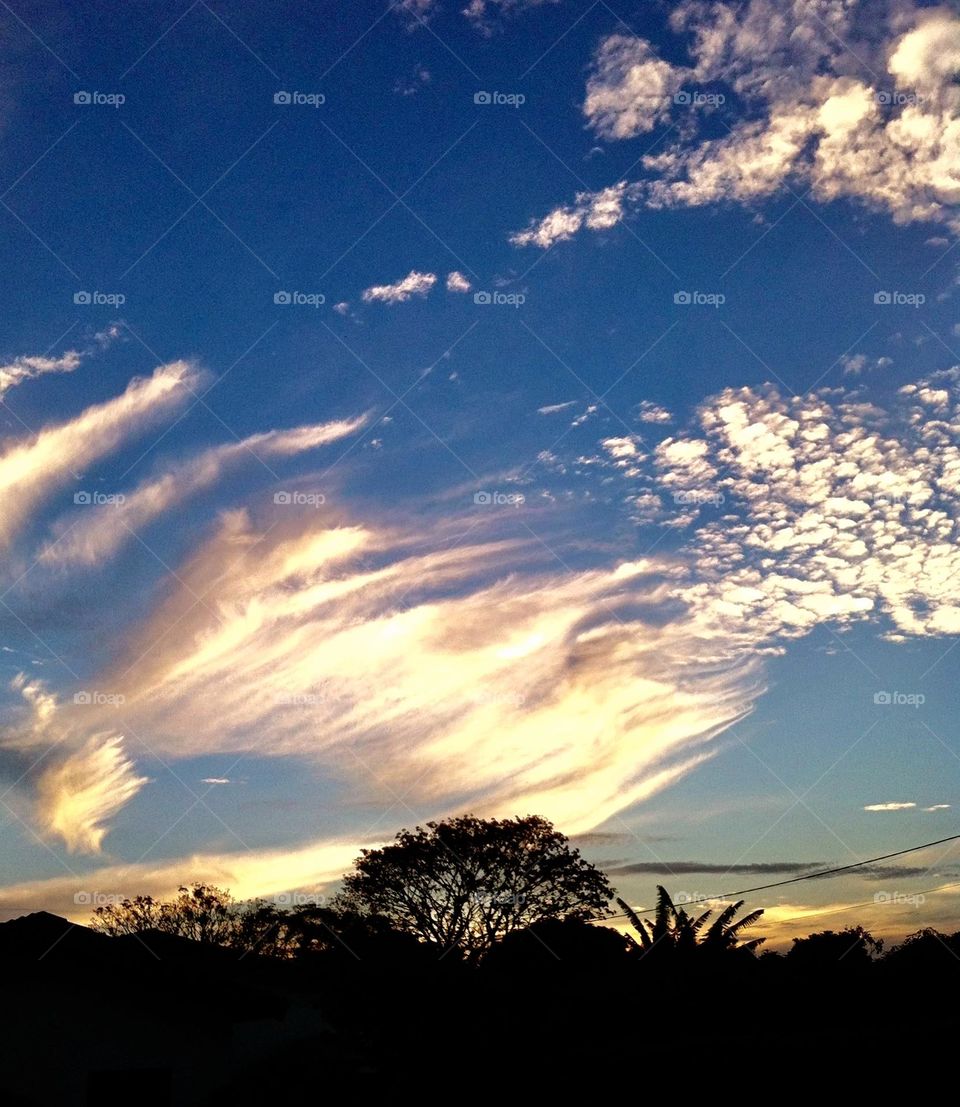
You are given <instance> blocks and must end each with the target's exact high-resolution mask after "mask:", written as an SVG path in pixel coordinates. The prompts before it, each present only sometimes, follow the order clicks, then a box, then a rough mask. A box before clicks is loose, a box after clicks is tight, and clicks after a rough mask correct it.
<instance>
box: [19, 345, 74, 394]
mask: <svg viewBox="0 0 960 1107" xmlns="http://www.w3.org/2000/svg"><path fill="white" fill-rule="evenodd" d="M80 361H81V356H80V353H79V352H78V351H77V350H67V352H66V353H65V354H62V355H61V356H60V357H18V358H14V360H13V361H11V362H8V363H7V364H6V365H0V399H3V397H4V396H5V395H6V393H7V392H9V391H10V389H11V388H15V387H16V386H17V385H18V384H22V383H23V382H24V381H28V380H32V379H33V378H34V377H40V376H43V375H44V374H45V373H72V372H73V371H74V369H76V368H77V366H78V365H79V364H80Z"/></svg>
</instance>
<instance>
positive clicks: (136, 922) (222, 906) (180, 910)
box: [90, 883, 295, 956]
mask: <svg viewBox="0 0 960 1107" xmlns="http://www.w3.org/2000/svg"><path fill="white" fill-rule="evenodd" d="M178 892H179V895H178V896H177V897H176V899H173V900H166V901H164V900H155V899H153V897H152V896H136V897H135V898H134V899H124V900H123V901H121V902H120V903H111V904H107V905H105V906H102V907H97V908H95V910H94V912H93V918H92V919H91V922H90V925H91V927H92V929H94V930H97V931H99V932H100V933H101V934H106V935H108V936H110V937H120V936H122V935H124V934H143V933H145V932H146V931H150V930H155V931H160V932H161V933H163V934H175V935H176V936H177V937H179V938H187V939H189V940H191V941H194V942H203V943H205V944H207V945H218V946H228V947H230V948H232V949H239V950H243V951H245V952H249V953H261V954H264V955H267V956H287V955H289V954H290V952H291V951H292V949H293V946H294V942H295V936H294V934H293V932H292V931H291V928H290V923H289V916H288V914H287V913H286V912H284V911H281V910H279V909H278V908H276V907H275V906H274V905H273V904H269V903H264V902H262V901H259V900H257V901H253V902H249V903H238V902H237V901H236V900H235V899H234V898H233V897H232V896H231V895H230V893H229V892H228V891H226V890H224V889H223V888H216V887H214V886H213V885H211V884H202V883H197V884H193V885H191V886H190V887H186V886H182V885H181V887H180V888H179V889H178Z"/></svg>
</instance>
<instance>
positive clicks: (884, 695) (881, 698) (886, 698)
mask: <svg viewBox="0 0 960 1107" xmlns="http://www.w3.org/2000/svg"><path fill="white" fill-rule="evenodd" d="M873 702H874V703H880V704H890V703H893V696H891V695H890V693H889V692H874V693H873Z"/></svg>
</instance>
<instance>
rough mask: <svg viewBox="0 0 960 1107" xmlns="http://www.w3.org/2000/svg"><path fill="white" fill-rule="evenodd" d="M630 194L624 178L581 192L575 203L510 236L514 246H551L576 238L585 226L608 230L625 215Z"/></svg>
mask: <svg viewBox="0 0 960 1107" xmlns="http://www.w3.org/2000/svg"><path fill="white" fill-rule="evenodd" d="M629 195H630V192H629V190H628V188H627V184H626V182H624V181H621V182H620V183H619V184H615V185H611V186H610V187H609V188H604V189H601V190H600V191H599V192H578V193H577V195H576V198H575V200H574V202H573V204H571V205H568V206H564V207H558V208H555V209H554V210H553V211H552V212H550V214H549V215H547V216H545V217H544V218H543V219H540V220H534V221H533V222H531V224H530V226H529V227H527V229H526V230H524V231H517V232H516V233H515V234H513V235H511V236H510V241H511V242H512V243H513V245H514V246H539V247H541V249H544V250H545V249H547V248H549V247H550V246H552V245H553V244H554V243H555V242H562V241H563V240H564V239H567V238H572V237H573V236H574V235H575V234H576V233H577V231H579V230H580V229H581V228H582V227H587V228H588V229H589V230H592V231H599V230H607V229H608V228H610V227H612V226H614V225H615V224H617V223H619V222H620V220H621V219H622V218H623V211H624V202H625V201H626V199H627V198H628V196H629Z"/></svg>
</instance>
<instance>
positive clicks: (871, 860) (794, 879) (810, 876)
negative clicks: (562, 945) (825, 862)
mask: <svg viewBox="0 0 960 1107" xmlns="http://www.w3.org/2000/svg"><path fill="white" fill-rule="evenodd" d="M956 841H960V834H951V835H950V837H949V838H938V839H937V840H936V841H935V842H924V844H923V845H922V846H910V848H909V849H898V850H896V851H895V852H893V853H882V854H880V856H879V857H868V858H866V859H865V860H863V861H855V862H854V863H853V864H852V865H837V866H835V867H834V868H832V869H821V870H820V871H819V872H816V873H805V874H804V875H803V876H791V877H790V878H789V879H788V880H777V881H774V883H773V884H758V885H757V886H756V887H754V888H741V889H739V891H736V892H720V893H718V894H717V895H715V896H704V897H703V898H702V899H698V900H697V902H698V903H709V902H710V901H711V900H716V899H733V898H734V897H735V896H745V895H747V894H748V893H749V892H765V891H766V890H767V889H768V888H782V887H783V886H784V885H785V884H796V883H798V882H799V881H801V880H816V879H817V878H818V877H822V876H833V875H834V873H845V872H849V871H850V870H851V869H860V868H863V866H864V865H874V864H876V862H877V861H888V860H889V859H890V858H891V857H903V855H904V854H906V853H916V852H917V851H918V850H921V849H929V848H930V847H931V846H941V845H943V843H944V842H956ZM632 910H633V911H634V913H635V914H638V915H640V914H643V913H644V912H647V911H656V907H635V908H632ZM627 917H628V916H627V914H626V912H621V913H620V914H618V915H607V917H606V919H605V920H604V921H605V922H606V921H608V920H610V919H625V918H627Z"/></svg>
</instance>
